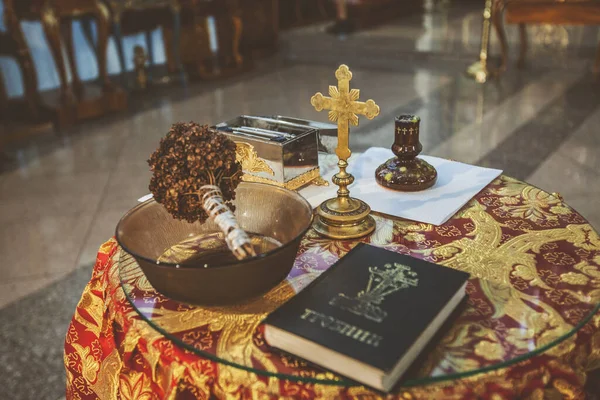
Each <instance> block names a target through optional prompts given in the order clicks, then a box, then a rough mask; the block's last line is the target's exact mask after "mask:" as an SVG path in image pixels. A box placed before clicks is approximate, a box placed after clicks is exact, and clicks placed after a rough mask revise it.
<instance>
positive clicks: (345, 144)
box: [310, 65, 379, 161]
mask: <svg viewBox="0 0 600 400" xmlns="http://www.w3.org/2000/svg"><path fill="white" fill-rule="evenodd" d="M335 77H336V78H337V80H338V87H335V86H329V96H331V97H325V96H323V94H322V93H320V92H319V93H317V94H315V95H314V96H313V97H312V98H311V99H310V104H312V105H313V107H315V109H316V110H317V111H322V110H329V120H330V121H333V122H336V121H337V123H338V145H337V149H336V150H335V154H337V156H338V157H339V158H340V159H341V160H344V161H346V160H348V158H350V155H351V154H352V152H351V151H350V148H349V139H348V136H349V134H350V125H349V124H352V125H354V126H358V115H364V116H366V117H367V118H369V119H373V118H375V117H376V116H378V115H379V106H378V105H377V104H375V102H374V101H373V100H367V101H366V102H364V103H363V102H360V101H358V98H359V97H360V90H358V89H350V80H352V72H350V69H348V67H347V66H346V65H341V66H340V67H339V68H338V69H337V71H335Z"/></svg>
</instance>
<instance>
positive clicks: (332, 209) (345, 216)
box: [313, 196, 375, 240]
mask: <svg viewBox="0 0 600 400" xmlns="http://www.w3.org/2000/svg"><path fill="white" fill-rule="evenodd" d="M370 213H371V207H369V206H368V205H367V203H365V202H364V201H362V200H358V199H354V198H352V197H343V196H339V197H336V198H333V199H329V200H325V201H324V202H323V203H321V205H320V206H319V207H318V208H317V217H316V219H315V223H314V224H313V228H314V229H315V231H317V233H319V234H320V235H322V236H325V237H327V238H331V239H338V240H344V239H356V238H361V237H363V236H367V235H369V234H371V233H372V232H373V231H374V230H375V220H374V219H373V217H371V216H370V215H369V214H370Z"/></svg>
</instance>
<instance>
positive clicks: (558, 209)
mask: <svg viewBox="0 0 600 400" xmlns="http://www.w3.org/2000/svg"><path fill="white" fill-rule="evenodd" d="M550 211H551V212H553V213H554V214H557V215H567V214H571V213H572V212H573V210H571V209H570V208H569V207H565V206H564V205H560V206H554V207H552V208H551V209H550Z"/></svg>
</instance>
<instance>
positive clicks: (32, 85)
mask: <svg viewBox="0 0 600 400" xmlns="http://www.w3.org/2000/svg"><path fill="white" fill-rule="evenodd" d="M4 21H5V26H6V28H7V31H6V32H0V55H4V56H10V57H14V58H15V59H16V61H17V64H18V65H19V67H20V70H21V77H22V80H23V89H24V90H23V92H24V98H25V103H26V105H27V112H28V114H29V115H28V116H27V117H28V119H30V120H31V119H33V120H37V119H38V118H39V116H40V97H39V94H38V91H37V86H38V83H37V75H36V73H35V69H34V65H33V59H32V58H31V54H30V52H29V47H28V46H27V42H26V41H25V36H24V35H23V31H22V30H21V25H20V24H19V20H18V18H17V16H16V13H15V10H14V8H12V4H11V3H10V2H7V3H6V4H5V6H4ZM8 103H9V102H8V95H7V93H6V88H5V86H4V80H3V78H2V76H0V115H2V116H4V114H6V113H7V112H8Z"/></svg>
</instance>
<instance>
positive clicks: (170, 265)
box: [115, 182, 314, 269]
mask: <svg viewBox="0 0 600 400" xmlns="http://www.w3.org/2000/svg"><path fill="white" fill-rule="evenodd" d="M240 184H246V185H252V186H255V185H260V186H266V187H269V188H270V189H277V190H279V191H282V192H291V193H293V195H294V196H295V197H297V198H298V199H299V200H300V201H301V202H303V203H305V205H306V206H307V209H308V210H310V219H309V221H308V223H307V226H306V228H304V229H303V230H301V231H300V233H299V234H298V235H296V236H295V237H294V238H293V239H291V240H289V241H288V242H287V243H285V244H282V245H281V246H279V247H276V248H274V249H273V250H270V251H267V252H266V253H261V254H259V255H257V256H254V257H250V258H245V259H243V260H238V262H236V263H234V264H232V263H224V264H213V265H211V266H210V268H209V269H215V268H236V267H238V266H239V265H241V264H247V263H249V262H253V261H257V260H260V259H263V258H266V257H268V256H270V255H272V254H275V253H277V252H279V251H282V250H283V249H286V248H288V247H289V246H290V245H291V244H292V243H294V242H295V241H296V240H298V239H299V238H301V237H303V236H304V235H306V232H308V230H309V229H310V228H311V226H312V223H313V220H314V209H313V207H312V206H311V205H310V203H309V202H308V200H306V198H305V197H304V196H302V195H301V194H300V193H298V192H296V191H295V190H289V189H286V188H283V187H279V186H275V185H269V184H266V183H259V182H241V183H240ZM152 202H154V203H157V204H160V203H158V202H157V201H156V200H155V199H154V197H152V198H150V199H148V200H146V201H144V202H142V203H140V204H137V205H136V206H135V207H133V208H131V209H130V210H129V211H127V212H126V213H125V215H123V216H122V217H121V219H120V220H119V222H118V223H117V227H116V228H115V239H116V240H117V243H118V244H119V246H120V247H121V248H122V249H123V250H125V251H126V252H127V253H129V254H131V255H132V256H133V257H134V258H136V259H137V258H139V259H142V260H144V261H146V262H148V263H150V264H154V265H155V266H157V267H173V268H176V269H199V268H198V267H194V266H191V265H185V264H175V263H168V262H161V263H157V260H153V259H151V258H148V257H145V256H141V255H139V254H138V253H137V252H135V251H132V250H130V249H129V248H128V247H127V246H125V245H124V244H123V242H122V241H121V239H120V237H119V236H120V235H119V227H120V226H121V224H122V223H123V222H124V221H125V219H126V218H127V217H129V216H130V215H131V214H133V213H134V212H136V211H137V210H138V209H139V208H142V207H145V206H147V205H148V204H150V203H152Z"/></svg>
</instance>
